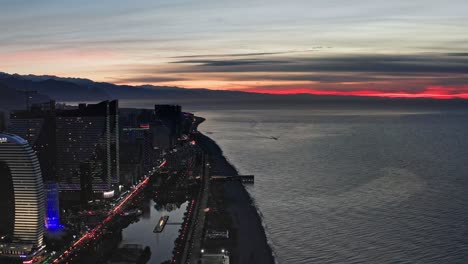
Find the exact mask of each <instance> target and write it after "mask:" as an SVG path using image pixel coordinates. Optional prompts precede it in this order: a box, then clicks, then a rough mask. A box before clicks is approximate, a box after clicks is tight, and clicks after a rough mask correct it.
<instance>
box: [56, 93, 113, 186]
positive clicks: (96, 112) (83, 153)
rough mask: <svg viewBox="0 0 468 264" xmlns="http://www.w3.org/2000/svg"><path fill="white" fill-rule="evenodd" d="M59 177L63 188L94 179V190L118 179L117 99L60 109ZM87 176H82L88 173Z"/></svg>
mask: <svg viewBox="0 0 468 264" xmlns="http://www.w3.org/2000/svg"><path fill="white" fill-rule="evenodd" d="M56 115H57V116H56V139H57V178H58V183H59V188H60V190H61V191H79V190H81V187H82V186H88V185H87V184H85V185H82V184H81V182H80V181H81V179H82V178H86V179H90V180H91V181H92V189H93V191H94V192H95V193H98V192H99V193H102V192H107V191H111V190H112V189H113V188H114V187H115V186H117V185H118V183H119V180H120V179H119V170H120V168H119V140H118V138H119V129H118V127H119V118H118V102H117V101H103V102H101V103H98V104H80V105H79V106H78V108H77V109H68V110H57V112H56ZM83 168H87V169H86V170H84V169H83ZM85 171H86V174H87V175H86V177H81V174H82V173H85Z"/></svg>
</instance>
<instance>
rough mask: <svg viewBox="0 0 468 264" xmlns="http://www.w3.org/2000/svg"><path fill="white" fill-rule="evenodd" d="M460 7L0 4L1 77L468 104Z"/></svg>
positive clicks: (418, 3)
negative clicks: (458, 99)
mask: <svg viewBox="0 0 468 264" xmlns="http://www.w3.org/2000/svg"><path fill="white" fill-rule="evenodd" d="M467 10H468V2H467V1H466V0H459V1H457V0H447V1H435V0H411V1H408V0H393V1H388V0H385V1H382V0H358V1H351V0H348V1H345V0H341V1H339V0H335V1H315V0H300V1H284V0H282V1H279V0H268V1H267V0H236V1H224V0H198V1H195V0H167V1H155V0H153V1H150V0H147V1H128V0H125V1H123V0H107V1H96V0H92V1H88V0H86V1H58V0H54V1H52V0H41V1H31V0H28V1H27V0H14V1H1V2H0V32H1V34H0V71H3V72H7V73H19V74H38V75H39V74H51V75H58V76H63V77H82V78H89V79H92V80H95V81H105V82H112V83H117V84H132V85H138V84H153V85H170V86H180V87H187V88H210V89H230V90H245V91H254V92H269V93H277V94H286V93H314V94H338V95H341V94H342V95H349V94H351V95H377V96H398V97H399V96H403V97H405V96H409V97H418V96H427V97H437V98H452V97H464V98H468V13H467Z"/></svg>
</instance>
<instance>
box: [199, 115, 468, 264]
mask: <svg viewBox="0 0 468 264" xmlns="http://www.w3.org/2000/svg"><path fill="white" fill-rule="evenodd" d="M196 115H198V116H203V117H205V118H206V121H205V122H204V123H202V124H201V126H200V127H199V129H200V131H202V132H203V133H205V134H206V135H207V136H209V137H211V138H212V139H214V140H215V141H216V142H217V143H218V145H219V146H220V147H221V149H222V150H223V153H224V155H225V156H226V157H227V159H228V160H229V162H230V163H232V164H233V165H234V166H235V167H236V168H237V169H238V170H239V172H240V173H241V174H254V175H255V184H254V185H253V186H249V187H247V189H248V192H249V193H250V195H251V196H252V198H253V200H254V203H255V206H256V207H257V209H258V211H259V214H260V215H261V218H262V221H263V224H264V227H265V230H266V235H267V238H268V240H269V243H270V245H271V247H272V249H273V251H274V254H275V258H276V261H277V262H278V263H285V264H286V263H381V264H384V263H421V264H422V263H424V264H430V263H438V264H440V263H468V111H467V110H463V109H450V107H448V108H443V109H438V110H437V109H432V108H431V107H430V106H429V107H422V108H418V107H406V108H404V107H403V108H400V107H386V108H381V107H376V108H374V107H364V108H360V107H359V106H353V107H349V108H346V107H345V108H343V107H340V106H331V107H325V108H323V109H322V108H320V107H295V108H294V107H293V108H287V107H281V108H274V107H267V108H262V107H255V109H245V108H243V109H232V108H231V109H208V110H206V111H205V110H203V109H199V110H198V111H196Z"/></svg>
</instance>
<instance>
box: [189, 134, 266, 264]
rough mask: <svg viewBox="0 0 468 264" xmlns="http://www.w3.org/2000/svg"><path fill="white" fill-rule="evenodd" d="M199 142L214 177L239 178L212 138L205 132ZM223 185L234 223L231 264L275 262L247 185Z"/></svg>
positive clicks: (233, 183) (231, 182) (226, 203)
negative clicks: (233, 245) (233, 244)
mask: <svg viewBox="0 0 468 264" xmlns="http://www.w3.org/2000/svg"><path fill="white" fill-rule="evenodd" d="M197 139H198V142H199V144H200V146H201V147H202V148H203V149H204V150H205V152H206V153H207V154H208V155H209V159H210V164H211V165H212V166H211V175H224V176H235V175H238V171H237V169H236V168H235V167H234V165H232V164H231V163H229V161H228V160H227V159H226V157H224V155H223V152H222V149H221V148H220V147H219V146H218V144H217V143H216V142H215V141H214V140H213V139H211V138H210V137H208V136H206V135H204V134H202V133H199V134H198V136H197ZM221 184H222V192H223V194H222V195H223V197H224V201H225V207H226V212H227V214H228V215H229V217H230V219H231V221H232V225H233V230H232V232H233V233H234V234H233V237H235V238H236V239H235V247H234V249H232V250H233V252H231V253H232V263H242V264H243V263H246V264H248V263H252V264H253V263H258V264H263V263H265V264H269V263H275V258H274V255H273V251H272V249H271V247H270V244H269V243H268V240H267V237H266V233H265V229H264V226H263V224H262V219H261V217H260V215H259V212H258V210H257V208H256V207H255V206H254V204H253V200H252V198H251V197H250V194H249V193H248V191H247V190H246V188H245V187H244V185H243V184H241V183H240V182H237V181H230V182H223V183H221Z"/></svg>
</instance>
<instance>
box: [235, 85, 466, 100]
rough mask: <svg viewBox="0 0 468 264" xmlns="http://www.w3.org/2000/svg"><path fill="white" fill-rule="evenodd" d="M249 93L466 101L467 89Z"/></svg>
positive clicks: (272, 90) (436, 87)
mask: <svg viewBox="0 0 468 264" xmlns="http://www.w3.org/2000/svg"><path fill="white" fill-rule="evenodd" d="M244 91H246V92H251V93H264V94H312V95H338V96H369V97H388V98H433V99H456V98H463V99H468V89H452V88H445V87H439V86H431V87H428V88H427V89H426V90H425V91H422V92H419V93H408V92H399V91H396V92H379V91H372V90H352V91H333V90H318V89H283V90H275V89H247V90H244Z"/></svg>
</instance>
